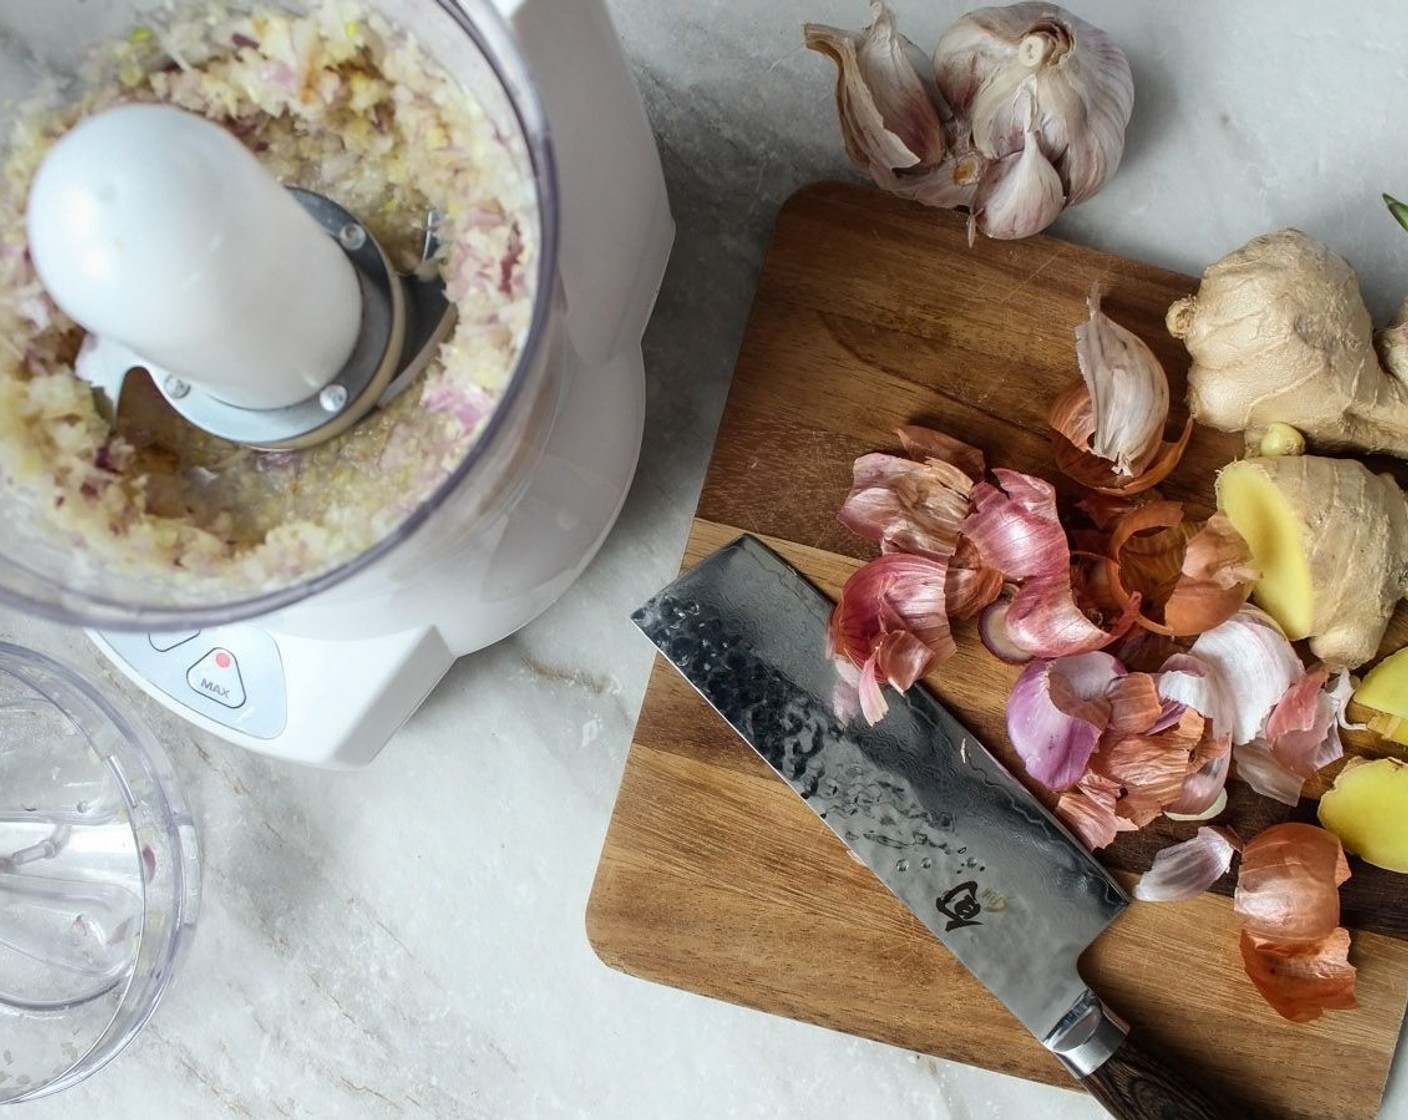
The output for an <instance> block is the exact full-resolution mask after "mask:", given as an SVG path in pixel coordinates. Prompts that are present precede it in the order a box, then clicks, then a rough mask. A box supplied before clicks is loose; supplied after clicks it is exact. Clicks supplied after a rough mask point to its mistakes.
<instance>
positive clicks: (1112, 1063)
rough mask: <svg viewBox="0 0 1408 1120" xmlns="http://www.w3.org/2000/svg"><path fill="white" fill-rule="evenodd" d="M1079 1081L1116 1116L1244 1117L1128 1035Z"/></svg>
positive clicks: (1127, 1119)
mask: <svg viewBox="0 0 1408 1120" xmlns="http://www.w3.org/2000/svg"><path fill="white" fill-rule="evenodd" d="M1080 1082H1081V1084H1082V1085H1084V1086H1085V1088H1086V1089H1087V1090H1088V1091H1089V1093H1090V1095H1091V1096H1093V1097H1094V1098H1095V1099H1096V1100H1098V1101H1099V1102H1100V1103H1101V1104H1102V1105H1104V1106H1105V1110H1106V1111H1107V1112H1109V1113H1110V1114H1111V1115H1113V1116H1117V1117H1119V1120H1246V1115H1247V1114H1246V1111H1245V1110H1244V1109H1237V1110H1235V1112H1234V1111H1232V1110H1229V1109H1228V1108H1226V1107H1224V1106H1222V1105H1219V1104H1216V1103H1214V1101H1213V1100H1212V1098H1211V1097H1209V1096H1208V1095H1207V1094H1206V1093H1204V1092H1203V1091H1202V1090H1201V1089H1198V1088H1196V1087H1195V1086H1193V1085H1192V1084H1190V1083H1189V1082H1188V1081H1187V1080H1185V1079H1183V1078H1181V1077H1179V1076H1178V1074H1177V1073H1175V1072H1174V1071H1173V1070H1172V1069H1171V1068H1170V1067H1169V1066H1167V1065H1165V1064H1163V1063H1162V1062H1160V1061H1159V1060H1158V1059H1157V1058H1155V1057H1154V1056H1153V1055H1152V1054H1150V1053H1149V1052H1148V1051H1147V1050H1145V1049H1144V1048H1143V1047H1141V1046H1140V1045H1139V1044H1138V1043H1136V1042H1135V1041H1133V1040H1132V1039H1130V1038H1129V1037H1126V1038H1125V1040H1124V1042H1122V1043H1121V1044H1120V1046H1119V1048H1118V1049H1117V1050H1116V1051H1115V1052H1114V1053H1113V1054H1111V1055H1110V1056H1109V1057H1108V1058H1106V1059H1105V1061H1104V1062H1103V1063H1102V1064H1101V1065H1100V1067H1099V1068H1098V1069H1096V1070H1094V1071H1093V1072H1091V1073H1088V1074H1086V1075H1085V1076H1084V1077H1082V1078H1081V1079H1080Z"/></svg>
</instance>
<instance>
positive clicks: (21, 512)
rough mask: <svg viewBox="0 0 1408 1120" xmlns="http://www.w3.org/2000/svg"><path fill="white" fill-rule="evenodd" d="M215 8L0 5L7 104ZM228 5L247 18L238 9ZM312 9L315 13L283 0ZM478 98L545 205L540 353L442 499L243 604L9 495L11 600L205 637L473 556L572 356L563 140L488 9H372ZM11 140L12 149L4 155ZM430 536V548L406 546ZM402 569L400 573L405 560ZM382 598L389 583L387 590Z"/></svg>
mask: <svg viewBox="0 0 1408 1120" xmlns="http://www.w3.org/2000/svg"><path fill="white" fill-rule="evenodd" d="M209 6H210V4H209V0H126V2H105V0H44V2H43V3H37V2H36V3H26V4H6V5H4V6H3V7H0V104H2V103H3V102H4V101H6V100H7V99H10V98H17V97H24V96H26V95H27V94H28V93H30V92H31V91H32V90H33V89H35V88H38V87H39V85H40V83H43V82H51V81H53V80H54V79H55V78H60V79H63V78H69V79H71V78H72V77H73V75H74V74H75V72H76V69H77V67H78V65H79V61H80V60H81V59H82V57H83V55H84V53H85V51H86V50H87V49H89V48H91V47H92V46H93V45H94V44H97V43H103V42H111V41H114V40H115V39H119V38H121V37H122V36H124V35H125V34H127V33H129V32H130V30H131V29H132V28H133V27H134V26H136V25H138V24H140V23H141V21H142V19H143V17H144V14H146V13H151V12H155V11H158V10H159V11H161V12H162V13H164V15H163V18H167V19H169V18H171V13H173V12H174V13H175V15H176V17H177V18H179V16H180V14H181V13H182V12H199V11H204V10H206V9H208V8H209ZM227 6H229V7H232V8H237V9H243V8H248V7H250V6H251V5H250V4H249V3H247V2H240V0H234V2H230V3H228V4H227ZM279 6H282V7H286V8H292V9H296V10H297V9H301V8H306V7H307V5H305V4H299V3H287V2H284V3H280V4H279ZM364 6H365V7H368V8H370V9H374V10H377V11H379V12H381V13H382V14H384V15H385V16H386V17H387V18H388V19H389V20H390V21H391V22H392V23H393V24H395V25H396V26H397V27H398V28H399V29H400V30H402V31H404V32H405V33H407V34H408V35H409V36H410V37H411V38H412V39H413V40H414V41H415V42H416V43H417V44H418V45H419V47H420V48H421V49H422V50H424V51H426V52H427V53H428V54H429V55H430V56H431V57H432V58H433V59H434V61H435V62H437V63H438V64H439V65H440V66H442V67H443V68H444V69H445V70H446V71H447V72H448V73H449V74H450V75H451V76H452V77H453V78H454V79H455V81H456V82H457V83H459V84H460V85H461V86H462V87H463V88H464V89H465V90H467V91H468V92H469V94H471V95H472V96H473V97H475V98H476V99H478V101H479V103H480V104H481V105H482V106H483V108H484V110H485V111H486V113H487V114H488V115H489V117H490V118H491V119H492V120H493V122H494V124H495V127H496V128H497V129H498V130H499V131H500V132H501V133H503V134H504V135H507V136H512V137H515V138H516V139H517V142H518V143H517V147H518V149H519V150H520V151H521V153H522V157H521V158H522V163H523V168H522V171H523V175H524V177H525V181H526V182H531V183H532V184H533V185H534V188H535V192H536V198H537V222H538V229H537V230H536V240H537V244H538V247H539V252H538V260H537V268H536V278H535V283H536V286H535V291H536V297H535V306H534V311H533V318H532V323H531V326H530V328H529V330H528V334H527V337H526V341H525V342H524V344H523V346H522V348H521V350H520V351H519V354H518V358H517V362H516V365H515V368H514V370H513V372H512V374H511V376H510V379H509V382H508V385H507V388H506V389H505V391H504V393H503V395H502V397H501V398H500V400H499V402H498V405H497V407H496V408H495V410H494V412H493V414H492V416H491V417H490V419H489V421H488V424H487V427H486V428H485V429H484V430H483V431H482V433H481V434H480V436H479V437H478V439H477V441H476V442H475V443H474V444H473V445H472V446H471V447H470V448H469V450H468V452H467V454H466V455H465V457H464V458H463V460H462V461H461V462H460V463H459V465H458V466H457V467H455V468H454V469H453V470H452V471H451V472H450V473H449V474H448V475H447V477H445V478H444V480H443V481H442V482H441V483H440V484H439V485H438V487H437V488H436V489H435V490H434V492H433V493H432V494H431V496H430V497H429V498H428V499H427V500H425V501H424V502H423V503H422V504H421V505H420V506H419V507H418V508H416V509H415V510H414V511H413V512H412V513H411V514H410V516H408V517H407V518H406V519H405V520H404V521H402V522H401V523H400V525H399V526H397V527H396V528H395V529H394V530H393V531H391V532H389V533H388V534H387V535H385V536H384V537H382V538H381V539H380V540H378V541H377V542H376V543H375V544H374V545H373V546H372V547H370V548H367V549H366V550H365V551H363V552H362V553H360V554H359V555H356V556H354V557H352V558H350V559H348V560H346V562H344V563H341V564H340V565H339V566H337V567H334V568H332V569H330V570H324V571H318V572H315V573H313V574H311V575H308V576H307V577H306V578H303V579H300V580H298V581H296V582H292V583H287V584H284V585H280V586H273V587H261V588H260V589H258V590H257V591H250V590H248V589H242V590H234V591H232V590H231V588H230V587H229V586H227V585H226V584H225V583H224V582H223V581H222V580H220V579H218V578H213V577H212V578H203V579H195V578H191V579H185V578H183V579H182V580H180V581H177V580H173V579H170V578H168V576H167V574H166V573H164V572H161V571H150V572H146V573H141V574H133V573H132V572H130V571H128V572H123V571H118V570H114V569H113V568H111V567H110V566H106V565H104V564H102V563H100V562H95V561H94V559H93V557H92V556H91V555H89V554H88V552H87V549H86V547H85V545H84V543H83V542H82V541H74V540H71V539H66V538H65V536H64V535H63V533H62V532H60V531H58V530H57V529H56V528H55V526H54V524H53V523H52V520H51V517H50V514H49V511H48V510H46V509H44V508H40V507H38V506H36V505H35V503H33V502H32V501H30V500H29V499H28V498H27V497H25V496H23V495H20V494H18V493H17V492H16V491H15V490H14V488H12V487H0V520H2V521H3V522H4V523H5V525H6V532H5V534H4V535H3V536H0V601H3V602H7V603H10V604H13V605H15V606H18V607H21V608H22V609H25V610H28V611H31V612H34V613H39V614H42V615H45V616H48V617H50V618H54V619H57V620H59V621H63V622H68V623H76V624H79V625H84V626H91V627H97V628H104V629H127V630H150V631H162V630H178V629H185V628H201V627H206V626H210V625H216V624H222V623H229V622H233V621H237V620H240V619H245V618H251V617H254V616H256V615H263V614H267V613H269V612H272V611H275V610H279V609H282V608H286V607H289V606H291V605H294V604H297V603H299V602H301V601H302V600H304V599H305V598H307V597H308V596H309V595H312V594H314V593H316V592H319V591H323V590H325V589H327V588H330V587H332V586H334V585H337V584H340V583H342V582H343V581H345V580H347V579H348V577H350V576H352V575H353V574H354V573H359V572H363V571H366V572H367V574H368V575H369V576H370V577H372V578H371V580H370V582H368V581H367V580H362V581H359V584H360V585H361V586H362V587H363V588H364V590H362V591H359V594H362V595H365V594H373V593H383V592H387V591H394V590H395V589H396V587H398V586H400V585H402V584H405V583H408V582H414V581H415V580H416V579H418V578H420V576H421V573H423V572H424V571H425V569H426V566H427V565H428V564H434V563H439V562H443V561H444V560H445V558H446V557H450V556H453V555H454V554H455V553H457V552H458V551H461V550H465V549H468V548H471V547H473V545H474V538H475V536H476V534H477V533H480V532H482V531H483V528H484V526H486V525H492V523H493V521H494V517H495V514H496V513H497V512H498V511H501V510H502V509H504V508H505V507H506V506H507V505H508V504H510V503H511V502H512V501H513V500H514V498H515V496H516V495H517V494H519V493H520V492H521V491H522V490H523V488H524V487H525V485H526V484H527V482H528V480H529V478H530V476H531V474H532V472H533V470H534V468H535V466H536V465H537V464H538V462H539V459H540V457H541V455H542V452H543V447H544V445H545V443H546V440H547V438H548V435H549V434H550V431H551V428H552V424H553V421H554V418H555V416H556V413H557V410H558V407H559V403H560V400H561V398H562V395H563V391H564V385H565V384H566V382H567V380H568V379H569V378H570V376H571V368H572V367H571V362H572V355H571V348H570V345H568V344H566V342H565V339H564V338H563V336H562V332H561V331H560V329H559V328H560V321H561V318H562V315H563V306H562V300H561V296H560V287H559V285H558V283H557V262H558V214H559V204H558V197H557V188H556V179H555V175H554V169H553V162H552V154H551V149H550V145H549V142H548V129H547V124H546V119H545V117H544V115H543V111H542V108H541V106H540V104H539V102H538V99H537V95H536V93H535V92H534V89H533V86H532V84H531V82H530V80H529V76H528V74H527V72H526V69H525V67H524V64H523V62H522V60H521V59H520V57H519V56H518V54H517V53H516V51H515V48H514V45H513V41H512V38H511V35H510V33H509V31H508V29H507V27H506V25H505V24H504V22H503V20H502V17H500V16H499V15H498V13H497V11H496V10H495V8H494V7H493V5H492V4H491V3H489V2H488V0H367V2H366V3H365V5H364ZM3 143H4V140H3V137H0V145H3ZM413 535H414V537H415V547H414V548H413V549H408V548H406V547H405V544H406V542H407V541H408V540H410V539H411V538H412V536H413ZM397 556H399V557H401V559H400V560H399V561H398V562H392V559H393V557H397ZM378 585H381V586H380V587H378Z"/></svg>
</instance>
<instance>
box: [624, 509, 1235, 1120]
mask: <svg viewBox="0 0 1408 1120" xmlns="http://www.w3.org/2000/svg"><path fill="white" fill-rule="evenodd" d="M831 610H832V605H831V603H830V601H829V600H828V599H827V598H826V597H825V596H823V595H822V594H821V593H820V592H819V591H817V590H816V588H814V587H813V586H812V585H811V584H810V583H808V582H807V581H806V580H805V579H804V578H803V577H802V576H801V575H800V574H799V573H798V572H797V571H796V570H795V569H794V568H792V567H791V566H790V565H789V564H788V563H787V562H786V561H784V560H783V559H782V558H781V557H780V556H778V555H777V554H776V553H774V552H773V551H771V550H770V549H768V548H767V547H766V546H765V545H763V544H762V542H760V541H758V540H757V539H756V538H754V537H750V536H743V537H740V538H739V539H738V540H736V541H734V542H733V543H732V544H729V545H727V546H725V547H724V548H722V549H720V550H719V551H718V552H716V553H714V554H713V555H711V556H709V557H708V558H706V559H705V560H703V561H702V562H700V563H699V564H698V565H697V566H695V567H694V568H693V569H691V570H690V571H688V572H686V573H685V574H684V575H682V576H680V578H679V579H677V580H676V581H675V582H674V583H672V584H670V585H669V586H668V587H666V588H665V589H664V590H662V591H661V592H660V593H659V594H657V595H655V596H654V597H653V598H651V599H650V601H649V602H647V603H646V604H645V605H644V606H642V607H641V608H640V609H639V610H637V611H636V612H635V613H634V615H633V616H632V618H633V621H634V622H635V623H636V625H637V626H638V627H639V628H640V629H641V630H642V631H643V632H644V633H645V635H646V636H647V637H649V638H650V640H651V641H652V642H653V643H654V644H655V646H656V648H657V649H658V650H659V651H660V652H661V653H662V654H663V655H664V656H665V658H666V659H667V660H668V661H669V662H670V663H671V664H672V665H673V666H674V667H675V668H676V669H677V670H678V671H679V672H680V673H681V674H682V675H683V676H684V677H685V679H686V680H687V681H689V683H690V684H691V685H692V686H693V687H694V688H695V689H696V690H697V691H698V692H699V693H700V694H701V695H702V696H703V697H704V699H705V700H706V701H708V703H709V704H710V706H711V707H713V708H714V710H715V711H717V712H718V713H719V715H721V716H722V717H723V718H724V720H725V721H726V722H727V723H728V724H729V725H730V726H731V727H732V728H733V729H734V731H736V732H737V733H738V734H739V735H740V736H741V737H742V738H743V739H744V741H745V742H747V743H748V745H749V746H751V747H752V748H753V749H754V750H755V751H756V752H757V753H758V754H759V755H761V756H762V758H763V760H764V761H765V762H766V763H767V764H768V765H769V766H770V767H771V768H772V769H773V770H774V771H775V772H776V773H777V774H778V776H779V777H781V778H782V779H783V781H785V782H786V783H787V784H788V785H789V786H790V787H791V788H792V789H793V791H795V792H796V793H797V794H798V795H799V796H800V797H801V798H802V799H803V800H804V801H805V802H806V803H807V804H808V805H809V806H811V808H812V809H813V810H814V811H815V812H816V813H817V815H818V816H819V817H820V818H821V819H822V820H823V821H824V822H825V823H826V825H827V827H829V828H830V829H831V831H832V832H834V833H835V834H836V835H837V836H838V837H840V839H841V840H842V841H843V842H844V843H845V844H846V846H847V847H848V848H849V849H850V850H851V851H852V852H854V853H855V854H856V856H857V857H858V858H859V859H860V860H861V861H862V862H863V863H864V864H865V865H866V866H867V867H868V868H869V869H870V870H871V871H872V872H873V873H874V874H875V875H876V877H877V878H879V880H880V881H881V882H882V883H884V885H885V886H886V887H887V888H889V890H890V891H891V892H892V893H893V894H894V895H895V896H896V897H897V898H899V900H900V901H901V902H902V903H903V904H904V905H905V906H906V907H907V908H908V909H909V911H910V912H911V913H912V914H914V916H915V917H916V918H918V919H919V921H920V922H921V923H923V925H924V926H926V927H927V928H928V929H929V931H930V932H932V933H933V934H934V936H935V937H937V938H938V939H939V940H940V941H941V942H943V944H944V945H945V946H947V947H948V949H949V950H950V951H951V952H952V953H953V954H954V955H955V956H956V957H957V958H958V959H959V960H960V961H961V962H962V963H963V964H964V965H965V966H966V967H967V968H968V969H969V971H971V972H972V973H973V974H974V975H975V976H976V977H977V978H978V979H979V980H980V981H981V982H982V983H983V984H984V985H985V986H986V987H987V988H988V990H989V991H991V992H992V993H993V995H995V996H996V997H997V998H998V999H999V1000H1001V1001H1002V1003H1003V1004H1004V1005H1005V1006H1006V1007H1007V1008H1008V1010H1009V1011H1011V1012H1012V1014H1013V1015H1015V1016H1016V1017H1017V1019H1018V1020H1020V1021H1021V1023H1022V1025H1023V1026H1025V1027H1026V1028H1027V1030H1029V1031H1030V1032H1031V1033H1032V1034H1033V1035H1035V1036H1036V1038H1037V1039H1038V1040H1040V1042H1041V1043H1042V1045H1043V1046H1045V1047H1046V1048H1047V1049H1048V1050H1050V1051H1051V1052H1052V1053H1054V1054H1055V1055H1056V1056H1057V1057H1058V1058H1059V1059H1060V1060H1061V1062H1062V1063H1063V1064H1064V1065H1065V1066H1066V1068H1067V1069H1068V1070H1069V1071H1070V1072H1071V1073H1072V1074H1073V1075H1074V1076H1075V1077H1077V1078H1078V1079H1080V1080H1081V1082H1082V1083H1083V1084H1084V1085H1085V1087H1086V1088H1087V1089H1089V1090H1090V1091H1091V1093H1092V1094H1094V1095H1095V1096H1096V1097H1097V1098H1098V1099H1099V1100H1100V1101H1101V1103H1102V1104H1104V1105H1105V1107H1106V1108H1107V1109H1108V1110H1109V1111H1110V1112H1112V1113H1113V1114H1114V1115H1116V1116H1119V1117H1122V1118H1126V1120H1136V1118H1138V1120H1144V1118H1153V1117H1158V1118H1161V1120H1173V1118H1175V1117H1176V1118H1179V1120H1184V1118H1187V1120H1203V1118H1213V1117H1218V1118H1227V1120H1230V1118H1231V1117H1232V1116H1234V1115H1235V1116H1237V1117H1238V1118H1239V1120H1240V1118H1242V1117H1245V1116H1246V1113H1245V1111H1244V1110H1242V1109H1237V1110H1235V1111H1234V1110H1230V1109H1226V1108H1223V1107H1220V1106H1218V1105H1217V1104H1215V1103H1214V1102H1213V1101H1212V1099H1210V1098H1209V1097H1207V1096H1206V1095H1204V1094H1203V1093H1202V1092H1200V1091H1199V1090H1197V1089H1195V1088H1193V1087H1192V1086H1190V1085H1188V1084H1187V1083H1186V1082H1185V1081H1184V1080H1183V1079H1181V1078H1179V1077H1177V1076H1175V1075H1174V1074H1173V1073H1172V1071H1171V1070H1170V1069H1168V1068H1167V1067H1165V1066H1163V1065H1161V1064H1159V1063H1158V1062H1157V1061H1155V1060H1154V1059H1153V1058H1152V1057H1151V1056H1150V1055H1149V1054H1147V1053H1146V1052H1144V1051H1143V1050H1141V1049H1139V1048H1137V1047H1136V1046H1135V1045H1134V1044H1133V1043H1131V1042H1130V1041H1129V1039H1128V1037H1127V1028H1126V1026H1125V1024H1124V1023H1123V1022H1122V1021H1121V1020H1120V1019H1119V1018H1118V1017H1116V1016H1115V1015H1114V1014H1113V1013H1111V1012H1110V1011H1109V1010H1108V1009H1107V1008H1105V1006H1104V1005H1103V1004H1102V1003H1101V1001H1100V1000H1099V998H1098V997H1097V996H1096V995H1095V993H1094V992H1092V991H1091V990H1090V988H1089V987H1087V986H1086V984H1085V983H1084V981H1082V980H1081V978H1080V975H1079V973H1078V971H1077V968H1076V962H1077V959H1078V958H1079V956H1080V954H1081V952H1082V951H1084V950H1085V949H1086V948H1087V947H1088V946H1089V945H1090V943H1091V942H1092V941H1094V940H1095V938H1096V937H1097V936H1099V934H1100V933H1101V932H1102V931H1103V930H1104V929H1105V928H1106V927H1107V926H1108V925H1109V924H1110V923H1111V922H1112V921H1114V920H1115V918H1117V917H1118V916H1119V914H1120V913H1121V911H1123V910H1124V908H1125V907H1126V906H1127V905H1128V901H1129V900H1128V898H1127V897H1126V895H1125V893H1124V891H1123V890H1121V888H1120V886H1119V884H1117V883H1116V882H1115V881H1114V880H1113V879H1112V878H1111V877H1110V876H1109V875H1108V874H1107V873H1106V872H1105V870H1104V868H1102V867H1101V866H1100V864H1099V863H1097V862H1096V860H1095V859H1094V858H1093V857H1092V856H1091V855H1090V853H1089V852H1087V851H1086V850H1085V848H1084V847H1083V846H1082V845H1081V844H1080V842H1079V841H1077V840H1076V839H1075V838H1074V837H1073V836H1072V835H1071V834H1070V833H1069V832H1068V831H1067V830H1066V829H1065V828H1064V827H1063V826H1062V825H1061V824H1060V822H1059V821H1057V820H1056V818H1055V817H1053V816H1052V815H1051V814H1050V813H1049V812H1047V810H1046V809H1045V808H1044V807H1043V806H1042V805H1041V803H1040V802H1038V801H1037V800H1036V798H1034V797H1033V796H1032V795H1031V794H1030V793H1029V792H1028V791H1027V790H1026V789H1025V788H1024V787H1023V786H1022V785H1021V784H1020V783H1019V782H1018V781H1017V780H1016V779H1015V778H1013V777H1012V775H1011V774H1009V773H1008V772H1007V770H1006V769H1005V768H1004V767H1003V766H1002V765H1001V764H1000V763H999V762H998V761H997V760H996V759H995V758H994V757H993V756H992V755H991V754H989V753H988V751H987V750H986V748H984V747H983V745H982V744H981V743H979V742H978V740H977V739H976V738H974V737H973V735H972V734H970V733H969V732H968V731H967V730H965V729H964V728H963V727H962V726H961V725H960V724H959V723H958V721H957V720H956V719H954V717H953V716H952V715H951V714H950V713H949V712H948V711H947V710H946V709H945V708H944V707H943V705H942V704H940V703H939V701H938V700H937V699H935V697H934V696H933V694H932V693H930V692H929V691H927V690H926V689H923V688H922V687H916V688H913V689H911V690H910V691H909V692H908V693H907V694H906V695H904V696H902V697H897V696H894V695H893V694H891V695H890V696H889V700H890V710H889V712H888V714H887V715H886V716H885V718H884V719H883V720H881V721H880V723H878V724H876V725H875V726H873V727H872V726H867V725H866V724H865V723H864V722H863V721H860V720H859V719H856V720H849V719H844V718H841V717H840V716H838V715H837V713H836V708H835V704H834V702H833V696H834V695H835V688H836V684H837V673H836V667H835V665H834V664H833V662H832V661H831V659H830V657H829V655H828V651H827V639H826V633H827V622H828V620H829V618H830V615H831Z"/></svg>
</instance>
